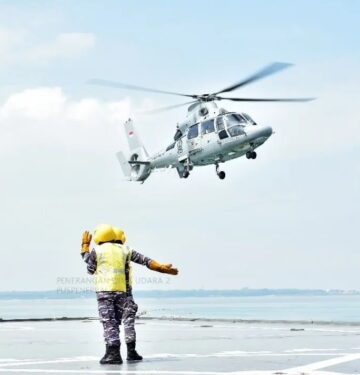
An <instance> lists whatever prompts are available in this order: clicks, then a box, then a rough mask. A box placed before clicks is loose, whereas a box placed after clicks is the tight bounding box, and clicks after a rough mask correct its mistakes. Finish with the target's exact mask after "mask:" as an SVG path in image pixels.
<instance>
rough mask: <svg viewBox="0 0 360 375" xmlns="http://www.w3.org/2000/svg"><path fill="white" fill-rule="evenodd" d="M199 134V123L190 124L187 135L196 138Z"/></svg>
mask: <svg viewBox="0 0 360 375" xmlns="http://www.w3.org/2000/svg"><path fill="white" fill-rule="evenodd" d="M198 135H199V124H195V125H193V126H190V128H189V131H188V134H187V137H188V139H193V138H196V137H197V136H198Z"/></svg>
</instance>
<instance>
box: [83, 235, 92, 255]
mask: <svg viewBox="0 0 360 375" xmlns="http://www.w3.org/2000/svg"><path fill="white" fill-rule="evenodd" d="M91 239H92V235H91V233H90V232H89V231H87V230H86V231H85V232H84V233H83V234H82V242H81V254H84V253H88V252H89V251H90V243H91Z"/></svg>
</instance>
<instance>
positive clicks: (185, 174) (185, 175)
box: [182, 171, 190, 178]
mask: <svg viewBox="0 0 360 375" xmlns="http://www.w3.org/2000/svg"><path fill="white" fill-rule="evenodd" d="M182 176H183V178H188V177H189V176H190V173H189V172H188V171H184V172H183V175H182Z"/></svg>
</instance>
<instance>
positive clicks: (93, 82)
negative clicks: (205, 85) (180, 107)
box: [87, 78, 198, 99]
mask: <svg viewBox="0 0 360 375" xmlns="http://www.w3.org/2000/svg"><path fill="white" fill-rule="evenodd" d="M87 83H89V84H91V85H97V86H106V87H113V88H118V89H128V90H137V91H147V92H155V93H157V94H169V95H178V96H186V97H189V98H194V99H196V98H197V97H198V96H197V95H188V94H181V93H178V92H172V91H163V90H156V89H150V88H147V87H141V86H135V85H128V84H126V83H120V82H115V81H108V80H106V79H97V78H94V79H91V80H89V81H88V82H87Z"/></svg>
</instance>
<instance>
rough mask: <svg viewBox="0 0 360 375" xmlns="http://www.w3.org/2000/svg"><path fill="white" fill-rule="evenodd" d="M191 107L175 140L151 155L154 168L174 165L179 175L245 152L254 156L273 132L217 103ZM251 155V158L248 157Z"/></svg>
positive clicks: (224, 160) (216, 163)
mask: <svg viewBox="0 0 360 375" xmlns="http://www.w3.org/2000/svg"><path fill="white" fill-rule="evenodd" d="M194 109H195V110H196V112H195V111H194V112H195V113H193V111H192V110H191V107H190V108H189V115H188V119H187V121H185V122H184V123H182V124H180V125H179V126H178V129H177V132H176V134H175V140H174V142H173V143H171V144H170V145H169V146H168V147H167V148H166V149H165V150H163V151H161V152H159V153H157V154H154V155H152V156H150V158H149V159H148V161H149V163H150V166H151V168H152V169H157V168H167V167H173V168H177V170H178V172H179V175H180V176H181V177H183V173H184V172H185V171H186V170H188V171H190V170H191V169H192V168H193V167H194V166H203V165H209V164H215V165H218V164H219V163H223V162H226V161H228V160H232V159H235V158H238V157H240V156H243V155H247V156H248V157H249V155H255V157H256V154H255V153H254V150H255V149H256V148H257V147H259V146H261V145H262V144H263V143H264V142H265V141H266V140H267V139H268V138H269V137H270V136H271V134H272V128H271V127H269V126H260V125H257V124H256V123H255V122H254V121H253V120H252V119H251V117H250V116H248V115H247V114H244V113H235V112H227V111H225V110H224V109H221V108H220V109H219V108H217V106H216V104H215V103H206V104H205V105H204V104H202V105H201V106H200V105H198V106H196V108H194ZM249 158H251V157H249Z"/></svg>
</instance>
